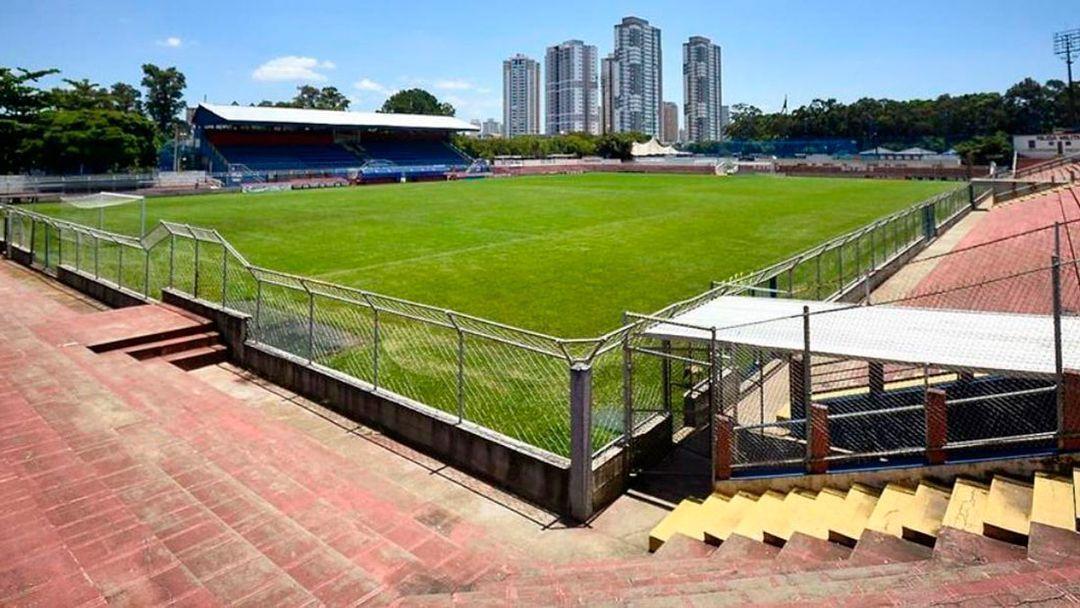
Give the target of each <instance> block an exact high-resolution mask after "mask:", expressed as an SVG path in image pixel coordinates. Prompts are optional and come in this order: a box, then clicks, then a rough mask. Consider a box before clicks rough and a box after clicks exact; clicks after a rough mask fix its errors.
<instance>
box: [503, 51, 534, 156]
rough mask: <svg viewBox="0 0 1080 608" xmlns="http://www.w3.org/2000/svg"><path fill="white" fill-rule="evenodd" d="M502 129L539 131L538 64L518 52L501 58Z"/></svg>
mask: <svg viewBox="0 0 1080 608" xmlns="http://www.w3.org/2000/svg"><path fill="white" fill-rule="evenodd" d="M503 132H504V134H505V135H506V136H507V137H514V136H515V135H537V134H539V133H540V64H539V63H537V62H536V60H535V59H530V58H528V57H526V56H525V55H522V54H520V53H518V54H517V55H514V56H513V57H511V58H509V59H507V60H506V61H503Z"/></svg>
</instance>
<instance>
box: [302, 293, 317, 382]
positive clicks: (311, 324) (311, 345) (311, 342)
mask: <svg viewBox="0 0 1080 608" xmlns="http://www.w3.org/2000/svg"><path fill="white" fill-rule="evenodd" d="M301 285H303V286H304V291H306V292H307V294H308V326H307V328H308V338H307V351H308V356H307V358H308V363H311V362H312V361H314V360H315V294H314V293H312V292H311V290H310V289H308V286H307V285H305V284H304V283H301Z"/></svg>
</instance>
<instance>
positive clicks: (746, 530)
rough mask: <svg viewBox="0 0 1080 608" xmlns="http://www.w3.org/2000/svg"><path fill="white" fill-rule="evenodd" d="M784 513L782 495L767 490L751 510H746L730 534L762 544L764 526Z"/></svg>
mask: <svg viewBox="0 0 1080 608" xmlns="http://www.w3.org/2000/svg"><path fill="white" fill-rule="evenodd" d="M784 511H785V510H784V494H781V493H780V492H777V491H775V490H769V491H767V492H765V493H764V494H762V495H761V497H760V498H758V499H757V502H756V503H754V506H753V507H752V508H750V509H747V510H746V513H744V514H743V516H742V518H740V519H739V523H738V524H736V525H735V528H734V529H732V531H731V533H732V534H738V535H740V536H745V537H747V538H750V539H753V540H756V541H758V542H764V541H765V532H764V531H765V526H767V525H769V523H770V522H772V521H774V520H775V519H776V518H777V517H782V516H783V513H784Z"/></svg>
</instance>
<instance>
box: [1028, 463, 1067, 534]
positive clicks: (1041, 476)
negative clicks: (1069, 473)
mask: <svg viewBox="0 0 1080 608" xmlns="http://www.w3.org/2000/svg"><path fill="white" fill-rule="evenodd" d="M1075 500H1076V499H1075V497H1074V495H1073V484H1072V481H1071V480H1070V479H1069V478H1068V477H1062V476H1058V475H1051V474H1049V473H1036V474H1035V487H1034V491H1033V492H1032V495H1031V521H1033V522H1035V523H1040V524H1043V525H1046V526H1053V527H1055V528H1063V529H1065V530H1076V503H1075Z"/></svg>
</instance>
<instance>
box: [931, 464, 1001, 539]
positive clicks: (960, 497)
mask: <svg viewBox="0 0 1080 608" xmlns="http://www.w3.org/2000/svg"><path fill="white" fill-rule="evenodd" d="M989 494H990V486H988V485H986V484H984V483H979V482H977V481H974V480H971V479H965V478H963V477H961V478H958V479H957V480H956V481H955V482H954V483H953V487H952V495H951V496H949V506H948V508H946V509H945V517H944V519H942V520H941V525H942V526H945V527H948V528H956V529H957V530H963V531H964V532H970V533H971V534H982V533H983V517H984V516H985V514H986V498H987V496H988V495H989Z"/></svg>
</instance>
